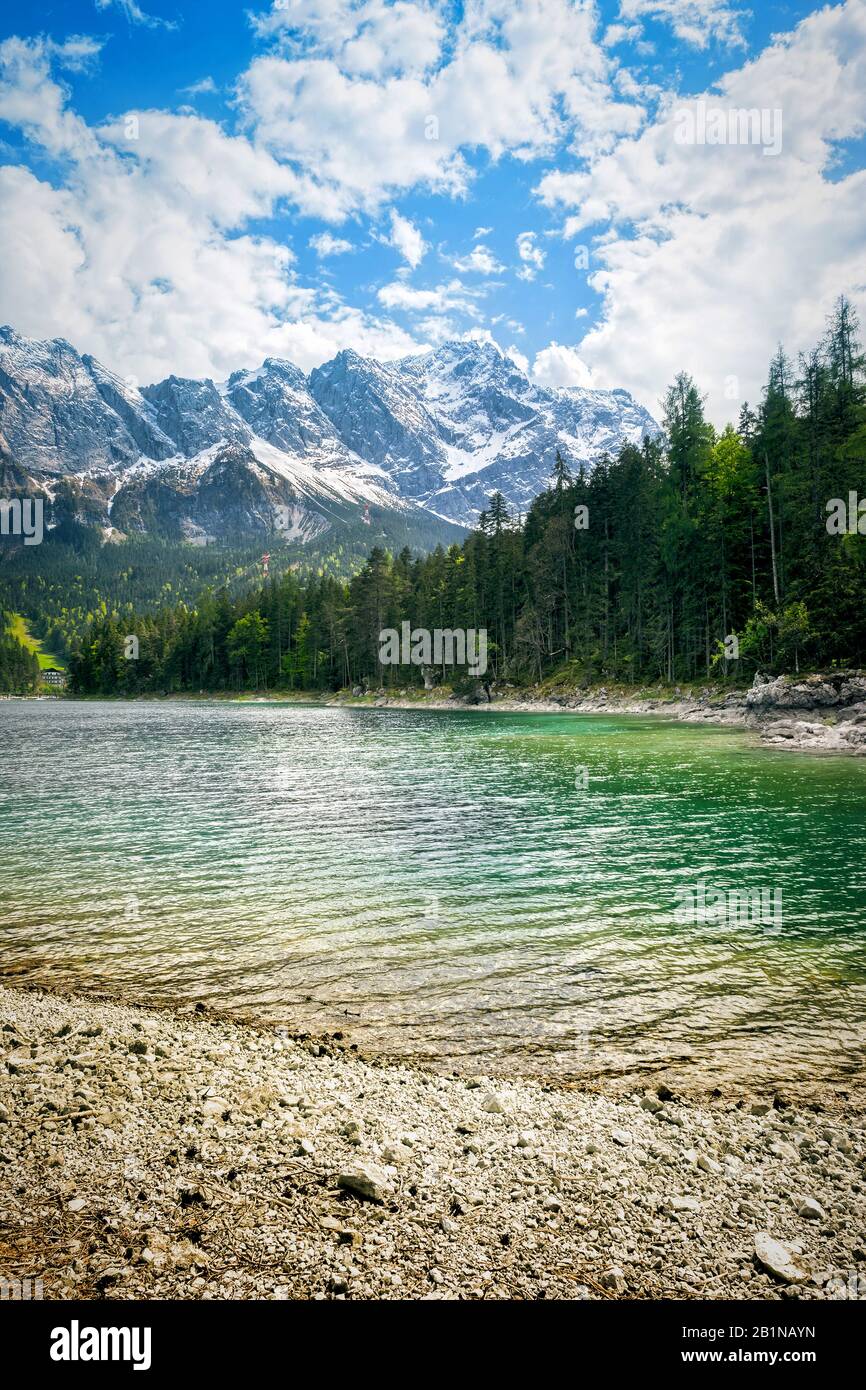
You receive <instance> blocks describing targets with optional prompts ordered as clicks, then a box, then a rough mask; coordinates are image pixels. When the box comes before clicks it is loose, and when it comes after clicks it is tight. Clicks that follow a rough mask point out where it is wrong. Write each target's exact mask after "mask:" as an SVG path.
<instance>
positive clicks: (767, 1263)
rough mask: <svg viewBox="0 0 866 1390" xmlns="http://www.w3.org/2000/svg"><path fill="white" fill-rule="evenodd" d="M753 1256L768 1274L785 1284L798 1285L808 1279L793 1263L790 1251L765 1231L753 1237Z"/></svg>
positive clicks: (803, 1271)
mask: <svg viewBox="0 0 866 1390" xmlns="http://www.w3.org/2000/svg"><path fill="white" fill-rule="evenodd" d="M755 1256H756V1258H757V1260H758V1263H759V1264H762V1265H763V1266H764V1268H765V1269H766V1270H768V1271H769V1272H770V1274H773V1275H775V1277H776V1278H777V1279H783V1280H784V1281H785V1283H786V1284H800V1283H802V1282H803V1281H804V1280H805V1279H808V1277H809V1276H808V1274H807V1273H806V1272H805V1270H803V1269H801V1268H800V1266H799V1265H798V1264H797V1263H796V1262H795V1260H794V1256H793V1255H792V1254H791V1251H790V1250H788V1249H786V1247H785V1246H784V1245H782V1243H781V1241H778V1240H774V1239H773V1237H772V1236H771V1235H770V1234H769V1233H768V1232H767V1231H758V1232H757V1234H756V1235H755Z"/></svg>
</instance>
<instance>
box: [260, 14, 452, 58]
mask: <svg viewBox="0 0 866 1390" xmlns="http://www.w3.org/2000/svg"><path fill="white" fill-rule="evenodd" d="M251 23H252V26H253V29H254V30H255V32H256V33H257V34H258V36H259V37H260V38H265V39H267V38H271V39H275V40H276V41H277V43H278V44H279V46H280V48H281V49H283V50H284V51H286V52H287V53H306V54H314V55H316V56H320V57H321V56H327V57H329V58H334V59H335V60H337V61H338V62H339V65H340V67H341V69H342V70H343V71H344V72H349V73H356V74H360V75H365V76H375V77H382V76H385V75H386V74H388V73H394V72H401V73H416V74H417V73H423V72H424V71H426V69H427V68H429V67H430V66H431V65H432V64H433V63H435V62H436V60H437V58H438V57H439V53H440V50H441V47H442V42H443V40H444V37H445V24H444V21H443V19H442V17H441V15H440V14H439V12H438V8H437V7H436V6H435V5H430V4H425V3H423V0H411V3H410V0H395V3H393V4H386V3H385V0H293V3H292V4H290V5H287V4H285V3H282V0H276V3H274V4H273V5H272V7H271V9H270V10H269V11H266V12H265V13H264V14H260V15H253V16H251Z"/></svg>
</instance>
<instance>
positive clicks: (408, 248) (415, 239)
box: [388, 208, 427, 270]
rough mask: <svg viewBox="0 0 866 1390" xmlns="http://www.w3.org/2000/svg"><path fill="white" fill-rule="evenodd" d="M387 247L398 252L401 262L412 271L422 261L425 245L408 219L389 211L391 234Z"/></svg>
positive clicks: (393, 210) (394, 210)
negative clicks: (391, 247)
mask: <svg viewBox="0 0 866 1390" xmlns="http://www.w3.org/2000/svg"><path fill="white" fill-rule="evenodd" d="M388 244H389V246H393V247H394V249H395V250H396V251H399V252H400V255H401V256H402V257H403V260H404V261H405V262H406V264H407V265H409V266H411V267H412V269H413V270H414V269H415V268H416V266H419V265H420V264H421V262H422V260H423V259H424V253H425V252H426V250H427V243H426V242H425V240H424V238H423V237H422V235H421V233H420V232H419V231H418V228H417V227H416V226H415V224H414V223H413V222H410V221H409V219H408V217H402V216H401V215H400V213H399V212H397V211H396V209H394V208H392V209H391V232H390V235H389V236H388Z"/></svg>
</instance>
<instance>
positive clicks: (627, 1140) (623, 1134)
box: [610, 1129, 631, 1149]
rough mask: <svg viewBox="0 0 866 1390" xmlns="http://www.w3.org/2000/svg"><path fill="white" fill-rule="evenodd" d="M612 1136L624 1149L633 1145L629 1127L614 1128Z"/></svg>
mask: <svg viewBox="0 0 866 1390" xmlns="http://www.w3.org/2000/svg"><path fill="white" fill-rule="evenodd" d="M610 1137H611V1139H612V1140H613V1142H614V1143H615V1144H620V1145H621V1146H622V1148H624V1149H628V1148H630V1147H631V1135H630V1134H629V1132H628V1130H627V1129H612V1130H611V1132H610Z"/></svg>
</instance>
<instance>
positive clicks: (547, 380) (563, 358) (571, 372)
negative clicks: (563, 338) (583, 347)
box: [532, 343, 595, 387]
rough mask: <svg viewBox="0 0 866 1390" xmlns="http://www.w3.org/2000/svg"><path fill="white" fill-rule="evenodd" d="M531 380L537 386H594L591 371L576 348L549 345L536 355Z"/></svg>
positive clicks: (560, 344)
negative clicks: (535, 382)
mask: <svg viewBox="0 0 866 1390" xmlns="http://www.w3.org/2000/svg"><path fill="white" fill-rule="evenodd" d="M532 379H533V381H537V382H538V385H539V386H582V387H588V386H594V385H595V382H594V380H593V375H592V371H591V369H590V368H589V367H588V366H587V364H586V363H585V362H584V360H583V358H582V357H581V356H580V354H579V353H578V352H577V349H576V348H573V347H566V346H564V345H563V344H562V343H551V344H550V346H549V347H546V348H543V349H542V351H541V352H539V353H538V354H537V355H536V358H535V361H534V362H533V364H532Z"/></svg>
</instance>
